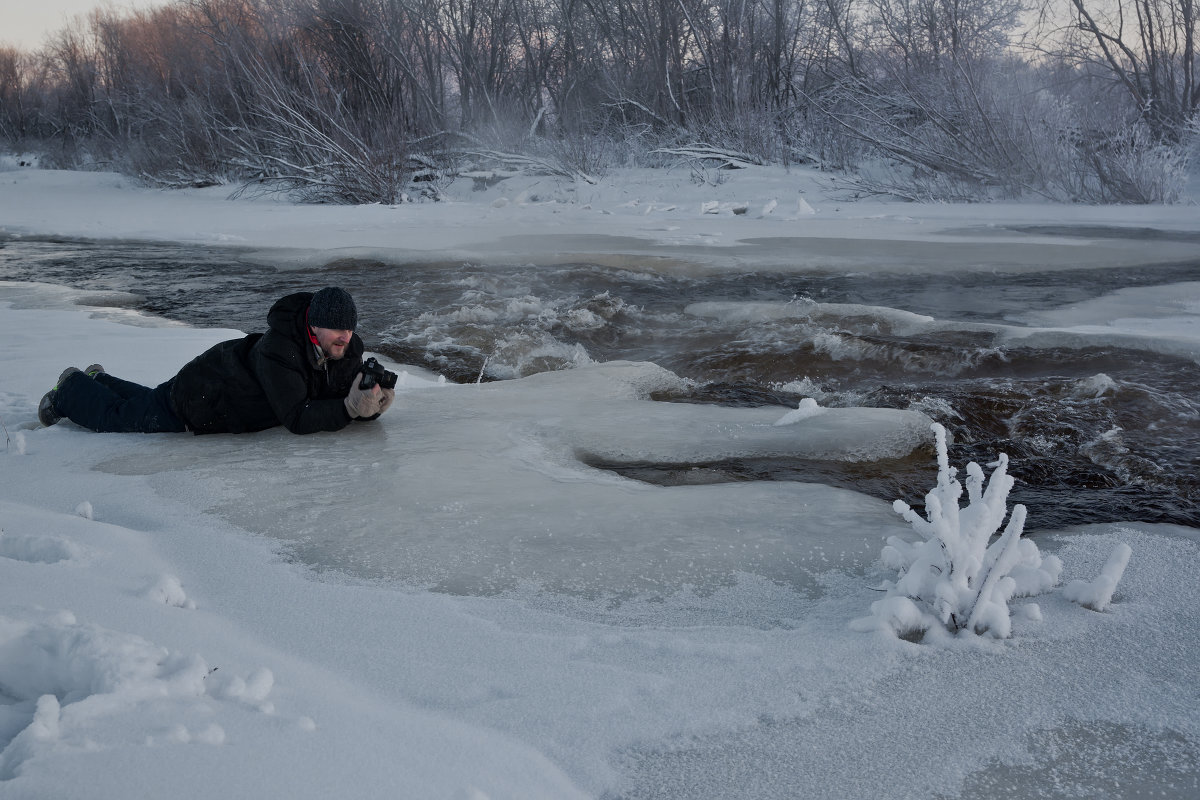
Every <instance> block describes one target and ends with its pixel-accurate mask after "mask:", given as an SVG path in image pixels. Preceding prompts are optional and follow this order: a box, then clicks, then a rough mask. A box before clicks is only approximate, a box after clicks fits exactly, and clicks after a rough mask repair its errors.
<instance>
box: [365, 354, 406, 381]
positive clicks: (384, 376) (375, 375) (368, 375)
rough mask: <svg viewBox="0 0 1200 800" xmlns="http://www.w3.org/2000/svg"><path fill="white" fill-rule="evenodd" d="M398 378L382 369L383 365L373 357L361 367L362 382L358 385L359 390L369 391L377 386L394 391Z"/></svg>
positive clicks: (389, 371)
mask: <svg viewBox="0 0 1200 800" xmlns="http://www.w3.org/2000/svg"><path fill="white" fill-rule="evenodd" d="M398 377H399V376H398V375H396V373H394V372H392V371H391V370H387V369H384V368H383V365H382V364H380V363H379V362H378V361H376V360H375V356H371V357H370V358H368V359H367V360H366V361H365V362H363V365H362V380H361V381H359V383H358V388H360V389H370V388H371V387H372V386H374V385H375V384H379V385H380V386H381V387H382V388H384V389H395V388H396V379H397V378H398Z"/></svg>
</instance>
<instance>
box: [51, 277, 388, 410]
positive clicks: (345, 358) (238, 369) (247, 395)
mask: <svg viewBox="0 0 1200 800" xmlns="http://www.w3.org/2000/svg"><path fill="white" fill-rule="evenodd" d="M267 325H268V328H269V330H268V331H267V332H266V333H265V334H263V333H252V334H250V335H249V336H246V337H244V338H241V339H233V340H230V341H227V342H221V343H220V344H218V345H215V346H214V347H212V348H210V349H208V350H207V351H205V352H204V353H201V354H200V355H199V356H197V357H196V358H194V359H192V360H191V361H190V362H188V364H186V365H185V366H184V367H183V369H181V370H180V371H179V374H178V375H176V376H175V377H173V378H171V379H170V380H169V381H167V382H166V383H163V384H160V385H159V386H157V387H155V388H153V389H152V388H150V387H148V386H141V385H138V384H136V383H131V382H129V381H124V380H121V379H120V378H116V377H114V376H112V375H109V374H108V373H106V372H105V371H104V368H103V367H101V366H100V365H99V364H93V365H92V366H90V367H88V368H87V369H86V370H80V369H77V368H75V367H69V368H67V370H66V371H64V372H63V374H62V375H61V376H59V379H58V385H57V386H55V387H54V388H53V389H51V390H50V391H49V392H47V393H46V396H45V397H43V398H42V401H41V403H40V404H39V405H38V419H39V420H41V422H42V424H43V425H53V424H55V423H56V422H58V421H59V420H60V419H62V418H63V417H67V418H68V419H70V420H71V421H72V422H75V423H76V424H79V425H82V426H83V427H85V428H91V429H92V430H94V431H102V432H135V431H136V432H140V433H166V432H181V431H193V432H195V433H249V432H252V431H261V430H263V429H265V428H271V427H274V426H276V425H283V426H284V427H286V428H287V429H288V430H289V431H291V432H292V433H313V432H315V431H336V430H341V429H342V428H344V427H346V426H347V425H349V424H350V421H351V420H354V419H359V420H369V419H375V418H377V417H378V416H379V415H380V414H382V413H383V412H384V411H386V410H387V409H388V408H389V407H390V406H391V405H392V401H393V400H394V399H395V396H396V394H395V391H394V389H392V388H391V386H395V376H394V373H389V372H386V371H382V370H381V371H380V372H381V373H383V382H384V383H385V384H390V386H387V387H385V386H381V385H380V384H379V383H378V382H372V381H367V383H368V384H371V385H370V386H369V388H365V389H364V388H361V383H362V380H361V375H362V372H363V361H362V354H363V342H362V339H360V338H359V337H358V335H357V334H355V333H354V329H355V327H357V325H358V311H357V309H356V308H355V305H354V299H353V298H352V297H350V295H349V294H348V293H346V292H345V291H344V290H342V289H338V288H336V287H327V288H325V289H322V290H321V291H319V292H317V293H316V294H312V293H310V292H297V293H296V294H290V295H288V296H286V297H284V298H281V299H280V300H279V301H278V302H276V303H275V305H273V306H272V307H271V311H270V312H269V313H268V314H267ZM369 363H371V362H369ZM369 371H370V370H369V369H368V372H369Z"/></svg>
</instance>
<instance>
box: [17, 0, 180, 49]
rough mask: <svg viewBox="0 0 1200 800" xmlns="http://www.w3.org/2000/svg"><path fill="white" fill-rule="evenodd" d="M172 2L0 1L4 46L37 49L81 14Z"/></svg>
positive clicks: (150, 6) (144, 0) (94, 0)
mask: <svg viewBox="0 0 1200 800" xmlns="http://www.w3.org/2000/svg"><path fill="white" fill-rule="evenodd" d="M168 2H169V0H0V44H8V45H15V46H17V47H20V48H21V49H23V50H34V49H37V48H38V47H40V46H41V45H42V43H43V42H44V41H45V39H46V37H47V36H48V35H49V34H51V33H54V32H55V31H57V30H59V29H60V28H62V27H63V26H64V25H66V24H67V22H68V21H69V20H70V19H71V18H73V17H75V16H76V15H79V14H86V13H87V12H88V11H91V10H92V9H93V8H98V7H100V6H108V7H111V8H115V9H117V10H125V9H133V8H153V7H154V6H160V5H166V4H167V3H168Z"/></svg>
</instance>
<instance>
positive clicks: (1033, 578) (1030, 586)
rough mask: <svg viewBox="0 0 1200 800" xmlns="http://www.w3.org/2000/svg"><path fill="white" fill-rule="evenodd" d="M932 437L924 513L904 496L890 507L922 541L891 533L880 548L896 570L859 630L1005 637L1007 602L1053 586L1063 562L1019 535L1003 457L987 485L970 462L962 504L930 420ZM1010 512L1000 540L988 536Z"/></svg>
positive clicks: (942, 434) (1020, 521) (942, 439)
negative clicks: (933, 473)
mask: <svg viewBox="0 0 1200 800" xmlns="http://www.w3.org/2000/svg"><path fill="white" fill-rule="evenodd" d="M933 431H934V435H935V437H936V441H937V460H938V479H937V486H935V487H934V488H933V489H932V490H930V492H929V493H928V494H927V495H926V496H925V508H926V517H925V518H922V517H921V516H920V515H919V514H917V513H916V512H915V511H913V509H912V508H910V507H909V506H908V504H907V503H904V502H903V501H901V500H897V501H896V502H895V504H894V505H893V507H894V508H895V509H896V511H897V512H898V513H899V514H901V515H902V516H903V517H904V519H906V520H907V521H908V522H909V523H910V524H911V525H912V527H913V530H915V531H916V532H917V533H918V534H920V536H921V539H920V540H919V541H916V542H909V541H907V540H905V539H903V538H901V537H899V536H892V537H890V538H889V539H888V542H887V546H886V547H884V549H883V553H882V558H883V562H884V564H885V565H886V566H887V567H889V568H892V569H895V570H896V571H897V572H898V573H899V578H898V579H897V580H896V581H895V582H891V581H888V582H887V583H886V585H885V590H886V592H887V596H886V597H884V598H883V599H882V600H879V601H877V602H875V603H872V605H871V615H870V616H868V617H863V618H861V619H857V620H855V621H854V622H853V623H852V626H853V627H854V628H855V629H856V630H891V631H893V632H894V633H895V634H896V635H898V636H914V635H918V634H923V633H926V632H932V631H935V630H944V631H948V632H952V633H953V632H957V631H966V632H973V633H976V634H986V635H988V636H991V637H995V638H1007V637H1008V636H1009V635H1010V634H1011V632H1012V620H1011V616H1010V612H1009V608H1008V602H1009V600H1011V599H1012V598H1014V597H1021V596H1029V595H1034V594H1039V593H1041V592H1044V591H1046V590H1048V589H1050V588H1051V587H1053V586H1054V585H1055V584H1056V583H1058V577H1059V574H1060V573H1061V572H1062V562H1061V561H1059V559H1058V558H1057V557H1056V556H1046V557H1045V558H1043V557H1042V554H1041V553H1040V552H1039V551H1038V547H1037V545H1036V544H1035V543H1034V542H1033V541H1032V540H1030V539H1022V538H1021V531H1022V529H1023V528H1024V525H1025V514H1026V512H1025V507H1024V506H1022V505H1016V506H1014V507H1013V510H1012V514H1011V515H1010V516H1009V515H1008V509H1007V499H1008V493H1009V491H1010V490H1011V489H1012V486H1013V478H1012V477H1011V476H1010V475H1009V474H1008V457H1007V456H1005V455H1004V454H1001V455H1000V456H999V458H998V459H997V461H996V463H995V464H991V465H989V466H991V467H993V472H992V475H991V477H990V478H988V479H987V481H986V483H985V480H984V474H983V470H982V469H981V468H980V467H979V465H978V464H976V463H974V462H972V463H970V464H968V465H967V480H966V491H967V500H968V502H967V506H966V508H960V507H959V499H960V497H961V496H962V493H963V485H962V484H961V483H960V482H959V481H958V480H957V479H956V478H955V475H956V473H957V470H956V469H955V468H953V467H951V466H950V460H949V456H948V454H947V451H946V429H945V428H943V427H942V426H941V425H939V424H936V423H935V424H934V425H933ZM1005 516H1009V519H1008V525H1007V526H1005V528H1004V530H1003V532H1002V533H1000V534H999V537H998V538H993V537H994V536H995V534H996V531H997V530H998V529H999V528H1000V525H1001V524H1002V523H1003V522H1004V518H1005Z"/></svg>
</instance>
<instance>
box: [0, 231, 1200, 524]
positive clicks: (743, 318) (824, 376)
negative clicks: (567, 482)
mask: <svg viewBox="0 0 1200 800" xmlns="http://www.w3.org/2000/svg"><path fill="white" fill-rule="evenodd" d="M1041 232H1043V233H1051V234H1056V235H1072V233H1073V231H1071V230H1069V229H1068V230H1061V231H1059V230H1049V229H1047V230H1044V231H1041ZM1136 233H1138V234H1139V235H1142V236H1152V235H1153V232H1149V233H1148V232H1145V231H1138V232H1136ZM1086 234H1087V235H1088V236H1092V237H1095V236H1097V235H1102V234H1103V231H1097V230H1095V229H1088V230H1087V231H1086ZM242 256H243V254H242V253H240V252H239V251H237V250H229V249H216V248H211V249H206V248H200V247H190V246H188V247H185V246H179V245H171V244H160V243H144V242H90V241H61V240H52V239H45V238H41V239H38V238H8V239H0V279H4V280H34V281H43V282H50V283H59V284H63V285H68V286H72V287H76V288H81V289H89V290H105V291H123V292H132V293H134V294H135V295H137V298H138V299H137V300H136V301H135V305H136V307H137V308H139V309H141V310H144V311H147V312H150V313H155V314H160V315H163V316H166V317H170V318H173V319H177V320H181V321H183V322H187V323H189V324H193V325H197V326H219V327H233V328H238V329H241V330H247V331H252V330H261V329H262V328H263V326H264V324H265V314H266V310H267V308H269V306H270V304H271V303H272V302H273V301H274V300H275V299H276V298H278V297H279V296H281V295H283V294H285V293H287V292H289V291H298V290H304V289H310V290H311V289H315V288H319V287H321V286H324V285H328V284H337V285H341V286H344V287H345V288H347V289H348V290H349V291H351V292H352V293H353V294H354V296H355V298H356V299H357V301H358V303H359V308H360V319H361V320H362V323H361V328H360V333H361V334H362V335H363V338H364V339H365V340H366V341H367V344H368V347H370V348H372V349H375V350H377V351H379V352H382V353H385V354H386V355H388V356H390V357H392V358H394V359H396V360H398V361H401V362H405V363H413V364H420V365H425V366H428V367H430V368H432V369H435V370H437V371H439V372H441V373H443V374H445V375H447V377H449V378H451V379H453V380H457V381H474V380H479V379H483V380H497V379H507V378H514V377H519V376H522V375H528V374H532V373H534V372H539V371H543V370H552V369H562V368H567V367H570V366H573V365H575V364H578V363H583V362H586V361H587V360H589V359H591V360H596V361H607V360H613V359H628V360H647V361H653V362H655V363H657V364H660V365H661V366H664V367H666V368H668V369H670V370H672V371H674V372H676V373H677V374H679V375H681V376H684V377H686V378H690V379H692V380H694V381H695V382H696V385H695V389H694V390H693V391H691V392H689V393H687V394H685V395H681V396H671V397H659V398H656V399H659V400H663V401H673V402H699V403H723V404H729V405H779V406H791V407H794V406H795V405H796V403H797V402H798V401H799V400H800V399H801V398H803V397H807V396H813V397H816V398H817V399H818V401H819V402H820V403H821V404H822V405H826V406H838V405H842V406H854V405H864V406H888V407H897V408H908V407H910V406H911V407H916V408H919V409H921V410H922V411H924V412H926V413H927V414H929V415H930V416H931V417H933V418H934V419H936V420H938V421H940V422H942V423H943V424H945V425H946V427H947V428H948V429H949V430H950V431H951V432H952V434H953V436H954V442H955V444H954V446H953V448H952V451H951V461H952V463H954V464H959V465H961V464H963V463H965V462H966V461H968V460H976V461H979V462H980V463H987V462H989V461H991V460H992V459H993V458H994V457H995V455H996V454H997V453H999V452H1005V453H1008V454H1009V456H1010V457H1011V459H1012V462H1013V468H1012V473H1013V474H1014V475H1015V477H1016V478H1017V479H1018V485H1017V488H1016V489H1014V491H1013V494H1012V499H1013V501H1014V502H1021V503H1025V504H1026V505H1027V506H1028V507H1029V509H1030V520H1031V522H1030V527H1032V528H1058V527H1062V526H1065V525H1069V524H1075V523H1082V522H1099V521H1114V520H1118V521H1119V520H1141V521H1148V522H1176V523H1181V524H1186V525H1192V526H1200V399H1198V395H1200V392H1198V389H1200V365H1197V363H1195V362H1194V361H1193V360H1190V359H1186V358H1178V357H1171V356H1164V355H1157V354H1152V353H1149V352H1145V351H1134V350H1123V349H1119V348H1114V347H1107V346H1098V347H1096V348H1093V349H1079V348H1077V347H1072V348H1056V347H1040V348H1039V347H1030V346H1021V345H1020V344H1016V345H1011V344H1010V345H1005V344H1004V343H1003V342H1002V341H1001V340H1000V339H999V338H998V336H997V333H996V326H998V325H1006V324H1013V320H1014V319H1015V318H1016V317H1017V316H1018V315H1020V314H1022V313H1027V312H1036V311H1051V310H1053V309H1056V308H1059V307H1062V306H1064V305H1067V304H1071V303H1077V302H1081V301H1086V300H1089V299H1092V298H1095V297H1100V296H1102V295H1105V294H1107V293H1110V292H1113V291H1116V290H1119V289H1123V288H1129V287H1145V286H1156V285H1164V284H1172V283H1179V282H1182V281H1195V280H1200V264H1197V263H1187V264H1176V265H1157V266H1147V267H1144V268H1138V269H1136V270H1113V269H1097V270H1067V271H1051V270H1047V271H1046V272H1041V273H1038V272H1029V273H1021V274H1003V273H983V272H970V273H962V274H956V275H948V276H945V275H937V276H931V275H913V274H904V275H893V274H870V275H867V274H830V273H811V274H778V273H766V272H765V273H753V272H740V273H736V274H726V275H722V276H717V277H712V276H706V277H689V276H677V275H670V276H667V275H661V274H656V273H653V272H650V271H645V272H642V271H634V270H630V269H618V268H612V267H602V266H597V265H593V264H566V265H560V266H557V267H546V266H539V267H533V266H524V265H512V264H498V265H483V264H431V265H420V264H418V265H402V266H401V265H389V264H383V263H379V262H374V261H366V260H354V261H339V262H334V263H331V264H328V265H327V266H325V267H323V268H320V269H314V270H306V271H302V272H295V271H282V270H277V269H275V268H273V267H271V266H268V265H263V264H257V263H251V262H250V261H248V260H245V259H243V257H242ZM855 306H859V307H855ZM912 315H925V316H927V317H932V318H936V320H938V321H939V322H946V321H952V322H953V324H950V325H940V326H930V325H928V324H923V322H922V321H921V320H919V319H916V318H915V317H913V316H912ZM1018 341H1019V340H1018ZM58 367H59V365H50V366H49V367H48V368H47V371H48V374H49V373H50V372H52V371H53V370H56V369H58ZM594 466H597V467H601V468H607V469H613V470H615V471H619V472H621V473H622V474H625V475H627V476H629V477H632V478H636V479H639V480H644V481H651V482H655V483H665V484H666V483H698V482H715V481H737V480H802V481H820V482H824V483H829V484H833V485H839V486H846V487H849V488H854V489H857V490H859V491H863V492H866V493H868V494H872V495H874V496H877V497H880V498H882V499H885V500H891V499H893V498H895V497H903V498H904V499H906V500H908V501H909V502H911V503H913V504H918V503H919V501H920V499H921V498H920V494H921V493H922V492H923V491H925V490H926V489H928V487H929V486H930V485H931V481H930V478H931V471H932V467H931V459H930V457H929V454H920V455H919V457H917V456H914V457H913V458H911V459H908V460H905V461H903V462H888V463H876V464H865V465H864V464H857V465H852V466H849V467H848V466H846V465H844V464H822V463H813V462H805V461H800V460H787V459H761V460H748V461H731V462H718V463H705V464H694V465H686V466H685V467H683V468H681V467H680V465H678V464H673V465H669V466H667V465H656V464H633V465H630V464H604V463H595V464H594Z"/></svg>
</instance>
